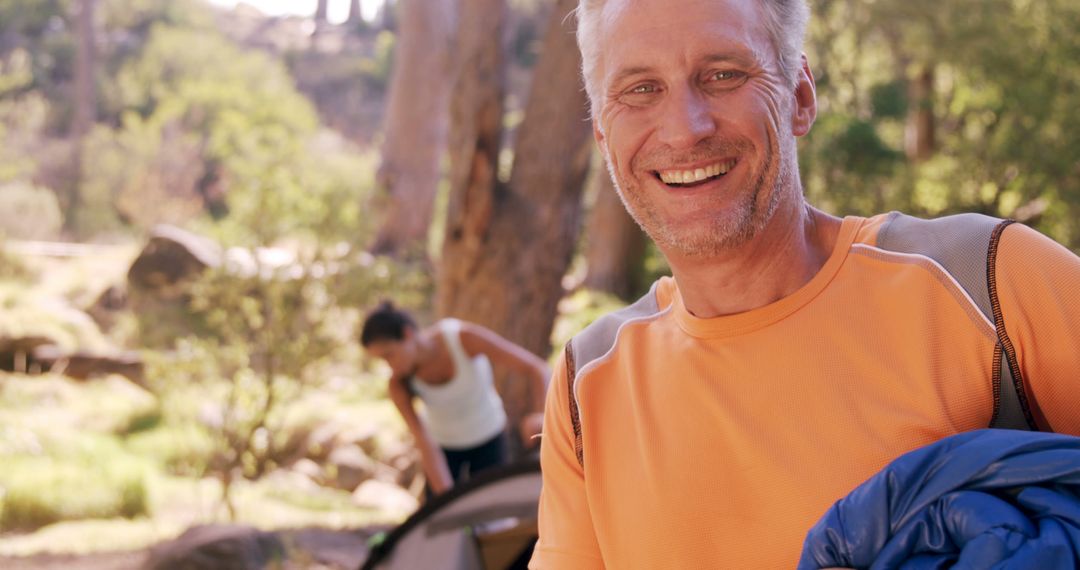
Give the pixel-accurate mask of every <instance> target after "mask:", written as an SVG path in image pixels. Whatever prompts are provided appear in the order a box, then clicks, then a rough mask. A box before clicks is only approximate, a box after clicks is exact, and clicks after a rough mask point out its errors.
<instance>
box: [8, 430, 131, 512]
mask: <svg viewBox="0 0 1080 570" xmlns="http://www.w3.org/2000/svg"><path fill="white" fill-rule="evenodd" d="M69 437H70V436H69ZM44 450H45V452H46V453H45V454H33V455H31V454H25V453H16V454H2V455H0V458H2V461H3V467H2V468H0V487H2V488H3V489H4V493H3V496H2V498H0V531H13V530H18V531H26V530H33V529H36V528H39V527H42V526H45V525H48V524H52V523H54V522H58V521H62V520H75V519H85V518H112V517H125V518H132V517H136V516H141V515H146V514H148V513H149V503H148V500H147V488H146V481H145V467H144V465H143V463H142V462H141V461H139V460H136V459H134V458H132V457H131V456H129V455H127V454H126V453H125V452H124V451H123V450H122V449H121V448H120V447H119V446H118V445H117V444H116V442H115V441H112V440H109V439H104V438H100V437H94V436H89V435H83V436H80V437H71V439H70V441H67V442H66V443H64V444H60V443H59V442H46V443H45V446H44Z"/></svg>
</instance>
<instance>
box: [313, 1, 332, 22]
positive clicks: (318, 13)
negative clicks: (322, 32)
mask: <svg viewBox="0 0 1080 570" xmlns="http://www.w3.org/2000/svg"><path fill="white" fill-rule="evenodd" d="M329 3H330V0H319V2H318V4H316V5H315V24H316V25H325V24H326V23H327V22H329V21H330V20H329V19H328V17H327V13H328V11H327V5H328V4H329Z"/></svg>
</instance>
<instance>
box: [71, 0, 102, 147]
mask: <svg viewBox="0 0 1080 570" xmlns="http://www.w3.org/2000/svg"><path fill="white" fill-rule="evenodd" d="M96 3H97V0H79V3H78V12H79V14H78V23H77V28H76V29H77V30H78V32H77V34H78V44H77V46H76V51H75V93H74V102H75V105H74V107H75V108H74V114H73V115H72V121H71V136H72V138H74V139H81V138H82V137H83V136H84V135H85V134H86V133H87V132H89V131H90V127H92V126H93V124H94V119H95V115H96V111H97V90H96V89H95V87H96V86H95V81H94V76H95V69H96V60H97V57H96V55H97V54H96V53H95V51H96V50H95V45H94V44H95V37H96V35H95V32H94V9H95V4H96Z"/></svg>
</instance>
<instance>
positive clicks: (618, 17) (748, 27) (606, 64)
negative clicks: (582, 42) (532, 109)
mask: <svg viewBox="0 0 1080 570" xmlns="http://www.w3.org/2000/svg"><path fill="white" fill-rule="evenodd" d="M599 16H600V20H599V26H598V29H597V32H598V37H597V38H596V41H597V42H598V46H599V61H598V64H599V66H600V69H599V78H600V79H601V81H602V82H604V83H605V84H606V82H607V80H608V79H610V78H611V77H612V76H614V75H616V74H618V73H620V72H624V71H625V70H626V69H636V68H657V67H659V68H661V69H663V68H669V67H670V66H672V65H680V64H683V65H690V64H692V63H693V62H694V61H696V60H698V59H706V58H709V59H716V58H718V57H731V58H733V59H736V58H737V59H743V60H745V59H752V60H755V61H758V62H761V63H764V62H766V61H767V58H771V56H770V55H769V54H771V52H772V49H771V47H770V46H771V44H770V41H769V34H768V31H767V29H766V28H765V26H764V19H763V17H762V14H761V6H760V1H759V0H610V1H609V2H607V3H606V4H605V5H604V7H603V9H602V12H601V14H600V15H599Z"/></svg>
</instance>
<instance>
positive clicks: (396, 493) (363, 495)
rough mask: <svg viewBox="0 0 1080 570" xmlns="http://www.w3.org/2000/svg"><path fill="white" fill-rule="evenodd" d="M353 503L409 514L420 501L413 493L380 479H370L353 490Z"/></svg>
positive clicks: (386, 511) (399, 513)
mask: <svg viewBox="0 0 1080 570" xmlns="http://www.w3.org/2000/svg"><path fill="white" fill-rule="evenodd" d="M353 503H355V504H356V505H358V506H361V507H364V508H368V509H375V510H378V511H381V512H384V513H393V514H396V515H408V514H410V513H412V512H413V511H415V510H416V509H417V508H418V507H419V502H418V501H417V500H416V497H414V496H412V494H411V493H409V492H408V491H406V490H405V489H402V488H401V487H398V486H397V485H394V484H392V483H386V482H384V481H379V480H378V479H368V480H367V481H364V482H363V483H361V484H360V486H359V487H357V488H356V491H353Z"/></svg>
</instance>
